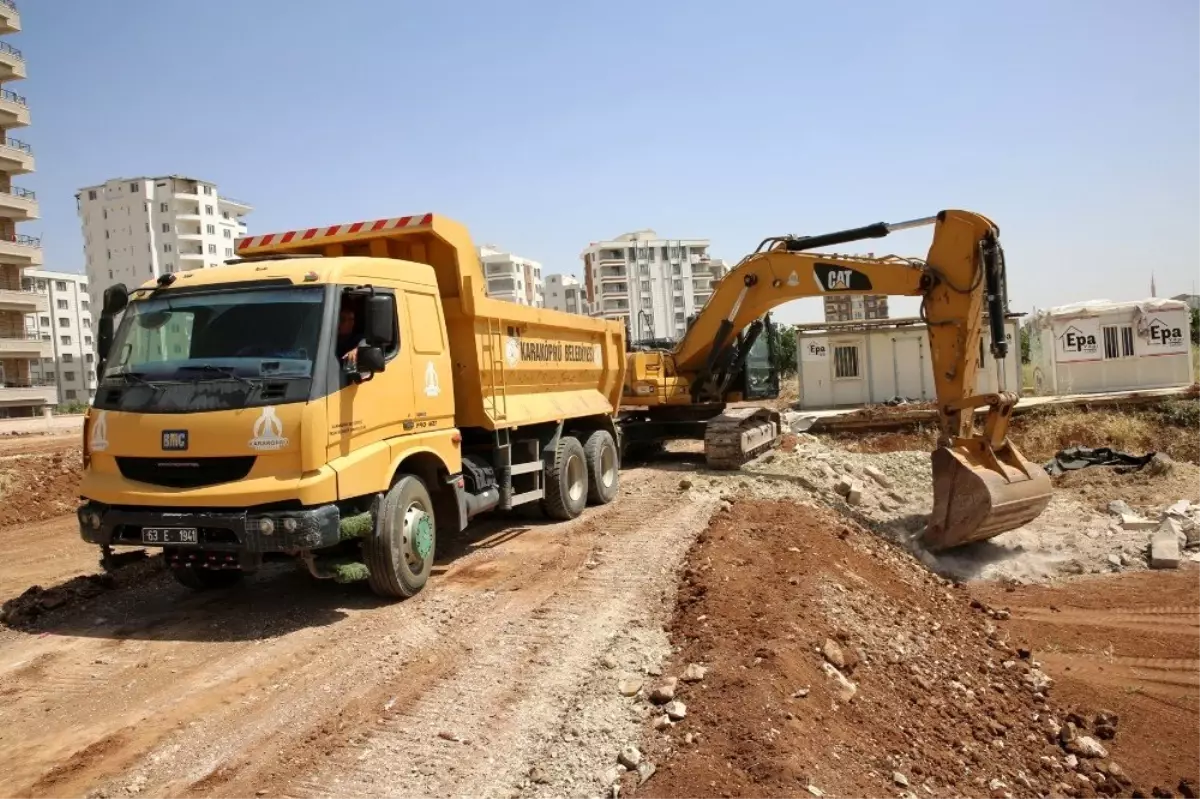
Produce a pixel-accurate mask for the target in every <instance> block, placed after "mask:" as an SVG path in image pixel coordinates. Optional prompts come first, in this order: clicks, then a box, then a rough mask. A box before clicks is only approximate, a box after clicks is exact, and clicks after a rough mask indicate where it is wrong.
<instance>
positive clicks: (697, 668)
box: [680, 663, 708, 682]
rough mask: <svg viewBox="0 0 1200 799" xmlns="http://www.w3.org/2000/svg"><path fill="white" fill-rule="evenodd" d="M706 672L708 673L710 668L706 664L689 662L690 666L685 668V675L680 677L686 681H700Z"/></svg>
mask: <svg viewBox="0 0 1200 799" xmlns="http://www.w3.org/2000/svg"><path fill="white" fill-rule="evenodd" d="M706 674H708V669H706V668H705V667H704V666H701V665H700V664H699V663H689V664H688V667H687V668H686V669H684V670H683V676H682V677H681V678H680V679H682V680H683V681H684V682H700V681H701V680H703V679H704V675H706Z"/></svg>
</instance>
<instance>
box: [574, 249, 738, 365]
mask: <svg viewBox="0 0 1200 799" xmlns="http://www.w3.org/2000/svg"><path fill="white" fill-rule="evenodd" d="M708 245H709V242H708V239H663V238H659V236H658V234H657V233H655V232H654V231H653V230H639V231H636V232H634V233H626V234H624V235H622V236H617V237H616V238H615V239H609V240H606V241H597V242H592V243H591V244H590V245H588V247H587V249H585V250H584V251H583V253H582V257H583V272H584V283H585V285H586V287H587V296H588V301H589V302H590V303H591V306H592V315H593V316H602V317H605V318H608V319H622V320H624V321H625V322H626V324H627V326H628V329H629V335H630V339H631V340H632V341H648V340H651V339H659V340H662V339H676V340H677V339H679V338H680V337H681V336H682V335H683V333H684V332H685V331H686V330H687V320H688V317H690V316H691V315H692V314H694V313H696V312H697V311H699V310H700V309H701V308H703V307H704V303H706V302H707V301H708V298H709V297H711V296H712V291H713V284H714V283H715V282H716V281H718V280H720V279H721V278H722V277H724V276H725V274H726V272H728V267H727V266H726V265H725V262H724V261H720V260H715V261H714V260H712V259H710V258H709V257H708Z"/></svg>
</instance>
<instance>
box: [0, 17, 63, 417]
mask: <svg viewBox="0 0 1200 799" xmlns="http://www.w3.org/2000/svg"><path fill="white" fill-rule="evenodd" d="M20 30H21V15H20V13H19V12H18V11H17V7H16V5H14V4H13V3H12V2H11V0H0V36H6V35H8V34H11V33H17V32H19V31H20ZM24 77H25V57H24V56H23V55H22V53H21V51H20V50H18V49H17V48H15V47H13V46H12V45H11V44H9V43H8V41H6V40H4V39H0V417H6V416H33V415H36V414H40V413H41V412H42V410H43V409H44V408H47V407H49V406H52V405H54V404H55V403H56V402H57V393H56V391H55V388H54V386H53V385H42V384H41V383H40V381H38V380H37V379H36V378H35V377H34V376H33V374H32V371H31V366H32V364H33V363H34V362H39V363H40V361H41V359H42V358H44V357H52V356H53V354H54V353H53V350H52V348H51V345H50V342H46V341H43V340H42V339H41V338H40V337H35V338H30V337H29V336H28V335H27V334H26V332H25V315H26V314H29V313H41V312H43V311H45V310H46V308H47V300H46V298H45V297H42V296H39V295H38V294H36V293H34V292H29V291H24V290H22V280H21V276H22V273H24V272H25V270H27V269H31V268H33V267H36V266H40V265H41V263H42V242H41V239H38V238H34V237H32V236H28V235H25V234H23V233H18V232H17V230H18V228H17V226H18V225H19V224H20V223H22V222H28V221H30V220H33V219H37V218H38V203H37V197H35V196H34V194H33V192H31V191H27V190H26V189H23V188H21V187H19V186H15V185H13V180H14V178H18V177H19V176H21V175H27V174H29V173H30V172H32V171H33V152H32V150H31V149H30V147H29V145H28V144H26V143H25V142H23V141H21V140H20V139H16V138H13V136H12V132H13V131H14V130H15V129H17V128H22V127H25V126H26V125H28V124H29V106H28V104H27V103H26V101H25V98H24V97H22V96H21V95H20V94H18V93H16V92H14V91H12V90H11V89H10V88H9V86H10V85H11V82H12V81H17V80H21V79H22V78H24Z"/></svg>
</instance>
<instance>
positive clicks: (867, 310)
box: [825, 294, 888, 322]
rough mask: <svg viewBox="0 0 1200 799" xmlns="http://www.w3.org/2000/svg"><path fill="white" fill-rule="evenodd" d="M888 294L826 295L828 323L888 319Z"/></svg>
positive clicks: (826, 317)
mask: <svg viewBox="0 0 1200 799" xmlns="http://www.w3.org/2000/svg"><path fill="white" fill-rule="evenodd" d="M887 318H888V298H887V295H886V294H866V295H862V294H860V295H857V296H846V295H829V294H827V295H825V321H826V322H859V321H863V320H867V319H887Z"/></svg>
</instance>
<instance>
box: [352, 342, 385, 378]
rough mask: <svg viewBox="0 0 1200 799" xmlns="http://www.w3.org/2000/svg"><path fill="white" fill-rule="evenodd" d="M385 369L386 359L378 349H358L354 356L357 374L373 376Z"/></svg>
mask: <svg viewBox="0 0 1200 799" xmlns="http://www.w3.org/2000/svg"><path fill="white" fill-rule="evenodd" d="M386 367H387V359H386V358H385V357H384V355H383V350H381V349H379V347H359V348H358V350H357V354H356V356H355V368H356V369H357V370H358V371H359V372H366V373H367V374H375V373H376V372H382V371H383V370H384V369H385V368H386Z"/></svg>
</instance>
